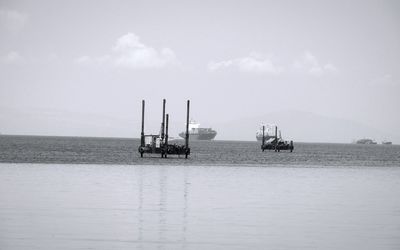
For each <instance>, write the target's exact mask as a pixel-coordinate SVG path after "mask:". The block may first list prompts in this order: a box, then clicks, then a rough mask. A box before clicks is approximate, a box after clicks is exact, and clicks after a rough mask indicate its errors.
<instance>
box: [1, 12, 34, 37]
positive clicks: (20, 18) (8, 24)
mask: <svg viewBox="0 0 400 250" xmlns="http://www.w3.org/2000/svg"><path fill="white" fill-rule="evenodd" d="M27 20H28V16H27V15H26V14H24V13H21V12H18V11H15V10H9V9H4V8H0V26H1V27H3V28H5V29H7V30H9V31H14V32H15V31H19V30H21V29H22V28H23V27H24V26H25V24H26V22H27Z"/></svg>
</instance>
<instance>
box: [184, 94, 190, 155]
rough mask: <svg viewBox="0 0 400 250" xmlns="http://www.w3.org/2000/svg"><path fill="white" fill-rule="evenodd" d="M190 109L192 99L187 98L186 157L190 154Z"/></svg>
mask: <svg viewBox="0 0 400 250" xmlns="http://www.w3.org/2000/svg"><path fill="white" fill-rule="evenodd" d="M189 109H190V101H189V100H187V107H186V136H185V150H186V154H185V157H186V158H187V156H188V150H189Z"/></svg>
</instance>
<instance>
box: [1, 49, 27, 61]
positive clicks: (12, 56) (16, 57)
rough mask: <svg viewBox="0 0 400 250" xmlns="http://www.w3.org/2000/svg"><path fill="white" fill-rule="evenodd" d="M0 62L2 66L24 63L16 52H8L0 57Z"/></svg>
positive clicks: (22, 58)
mask: <svg viewBox="0 0 400 250" xmlns="http://www.w3.org/2000/svg"><path fill="white" fill-rule="evenodd" d="M0 62H2V63H4V64H20V63H23V62H25V59H24V57H22V56H21V55H20V54H19V53H18V52H17V51H10V52H8V53H7V54H6V55H4V56H2V57H0Z"/></svg>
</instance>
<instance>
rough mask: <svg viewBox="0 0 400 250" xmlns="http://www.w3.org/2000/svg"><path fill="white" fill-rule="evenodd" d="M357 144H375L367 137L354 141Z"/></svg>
mask: <svg viewBox="0 0 400 250" xmlns="http://www.w3.org/2000/svg"><path fill="white" fill-rule="evenodd" d="M356 143H357V144H377V142H376V141H374V140H372V139H368V138H364V139H360V140H357V141H356Z"/></svg>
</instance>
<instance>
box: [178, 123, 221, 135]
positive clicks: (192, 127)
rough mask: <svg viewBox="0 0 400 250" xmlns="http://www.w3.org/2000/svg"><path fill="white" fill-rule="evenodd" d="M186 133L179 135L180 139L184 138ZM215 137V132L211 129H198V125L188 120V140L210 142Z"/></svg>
mask: <svg viewBox="0 0 400 250" xmlns="http://www.w3.org/2000/svg"><path fill="white" fill-rule="evenodd" d="M185 135H186V133H185V132H182V133H180V134H179V136H180V137H182V138H185ZM216 135H217V131H215V130H213V129H212V128H200V123H197V122H195V121H194V120H190V122H189V139H190V140H212V139H214V138H215V136H216Z"/></svg>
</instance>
